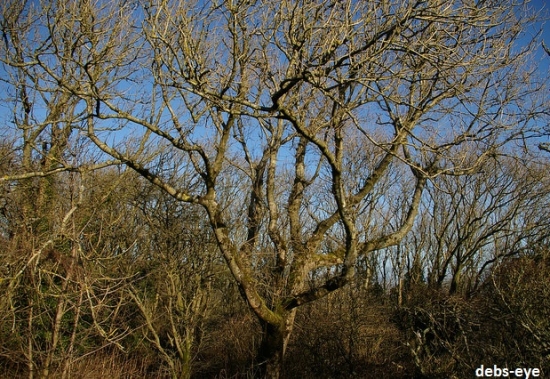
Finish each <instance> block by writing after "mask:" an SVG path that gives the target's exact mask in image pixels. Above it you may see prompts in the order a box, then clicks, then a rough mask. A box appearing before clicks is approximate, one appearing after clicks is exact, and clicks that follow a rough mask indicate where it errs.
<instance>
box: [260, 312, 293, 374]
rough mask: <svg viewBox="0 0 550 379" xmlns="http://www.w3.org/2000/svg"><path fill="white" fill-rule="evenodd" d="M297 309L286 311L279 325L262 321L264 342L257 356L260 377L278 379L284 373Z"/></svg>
mask: <svg viewBox="0 0 550 379" xmlns="http://www.w3.org/2000/svg"><path fill="white" fill-rule="evenodd" d="M295 315H296V310H295V309H293V310H292V311H290V312H288V313H286V314H285V315H284V317H283V321H282V322H281V324H279V325H272V324H269V323H267V322H263V321H260V322H261V323H262V333H263V335H262V343H261V345H260V350H259V353H258V357H257V363H258V366H259V377H261V378H268V379H278V378H280V377H281V375H282V373H283V365H284V357H285V352H286V348H287V345H288V341H289V339H290V334H291V333H292V328H293V326H294V317H295Z"/></svg>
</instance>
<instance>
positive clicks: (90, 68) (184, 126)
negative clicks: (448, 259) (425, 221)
mask: <svg viewBox="0 0 550 379" xmlns="http://www.w3.org/2000/svg"><path fill="white" fill-rule="evenodd" d="M522 3H523V2H521V1H518V2H516V1H506V2H504V3H503V2H502V1H496V0H489V1H483V2H477V1H474V0H461V1H458V0H457V1H450V2H449V1H442V0H433V1H423V0H410V1H393V0H383V1H376V2H371V1H360V2H359V1H351V0H350V1H332V0H319V1H286V0H284V1H282V2H280V3H273V2H263V1H179V0H173V1H169V0H158V1H157V0H153V1H146V0H144V1H140V2H127V1H120V2H119V1H112V2H102V1H94V0H90V1H85V2H76V1H69V2H65V1H63V2H61V1H55V0H50V1H46V2H44V3H43V4H41V5H35V3H29V4H24V5H23V6H21V8H20V10H18V11H17V12H15V13H14V12H13V11H12V9H14V7H16V4H18V2H8V4H7V5H4V6H3V10H2V12H3V15H2V24H1V28H2V33H3V42H2V49H3V50H2V51H3V52H4V53H6V54H4V55H5V58H2V62H3V65H4V67H6V69H10V70H14V71H13V72H15V73H17V75H16V76H15V77H14V79H12V80H10V81H9V83H8V84H9V86H10V88H12V90H13V91H15V92H16V93H18V94H19V95H18V97H19V103H18V104H21V105H20V106H21V107H22V109H23V115H25V117H27V118H29V117H30V115H31V113H29V112H27V111H26V108H28V106H27V105H26V104H28V100H26V99H27V98H28V95H25V93H30V91H31V89H32V91H33V93H36V94H37V95H38V96H40V95H42V94H49V93H50V92H51V91H52V90H50V88H54V89H55V91H56V92H55V93H58V92H59V93H60V96H61V95H62V96H66V97H67V98H68V99H69V101H68V104H72V107H73V108H72V109H74V112H76V113H77V115H78V116H77V117H76V118H75V119H74V122H72V123H71V125H77V126H78V127H81V129H80V130H81V132H82V133H84V134H86V136H87V137H88V138H89V139H90V140H91V141H92V142H93V143H94V144H95V146H97V148H99V149H100V150H101V151H102V153H103V154H104V155H107V156H110V157H111V158H112V159H114V160H115V161H118V162H122V163H124V164H126V165H127V166H129V167H130V168H132V169H134V170H135V171H136V172H138V173H139V174H141V175H142V176H143V177H145V178H146V179H148V180H149V181H150V182H151V183H153V184H154V185H156V186H158V187H160V188H161V189H163V190H164V191H166V192H167V193H168V194H170V195H171V196H173V197H174V198H175V199H177V200H179V201H182V202H186V203H192V204H198V205H200V206H202V207H203V208H204V209H205V211H206V213H207V214H208V220H209V224H210V227H211V229H212V232H213V234H214V236H215V239H216V241H217V245H218V248H219V249H220V251H221V253H222V255H223V256H224V258H225V261H226V263H227V266H228V267H229V269H230V271H231V273H232V275H233V277H234V279H235V281H236V282H237V284H238V286H239V289H240V291H241V294H242V296H243V298H244V299H245V300H246V302H247V303H248V305H249V306H250V308H251V310H252V311H253V312H254V313H255V314H256V316H257V317H258V320H259V321H260V323H261V325H262V328H263V330H264V336H263V342H262V344H261V346H260V349H259V353H258V364H259V365H260V366H261V369H262V370H263V371H265V373H266V375H267V376H269V377H278V376H279V374H280V370H281V367H282V362H283V357H284V353H285V349H286V346H287V342H288V338H289V335H290V333H291V330H292V326H293V320H294V316H295V312H296V308H297V307H299V306H301V305H303V304H306V303H308V302H311V301H315V300H317V299H319V298H321V297H323V296H325V295H327V294H328V293H330V292H332V291H334V290H337V289H339V288H341V287H342V286H344V285H345V284H346V283H348V282H349V281H350V280H352V279H353V278H354V277H355V276H356V269H355V267H356V263H357V262H358V259H359V258H362V257H364V256H366V255H368V254H369V253H371V252H373V251H376V250H379V249H383V248H388V247H391V246H394V245H396V244H398V243H399V242H400V241H401V240H402V238H403V237H404V236H405V235H406V234H407V233H408V232H409V231H410V230H411V227H412V226H413V223H414V220H415V217H416V215H417V214H418V211H419V206H420V203H421V199H422V195H423V192H424V189H425V187H426V183H427V182H428V181H429V180H431V179H433V178H435V177H437V176H438V175H440V174H442V173H444V174H447V175H461V174H464V173H468V172H471V171H472V170H474V169H475V168H476V167H477V166H478V163H479V162H480V161H482V160H483V159H484V158H485V157H486V156H487V155H494V154H498V152H499V151H500V149H501V148H503V146H504V145H506V143H508V142H509V141H511V140H514V139H518V138H522V137H524V136H525V133H526V128H527V127H528V126H529V122H530V119H531V117H532V116H533V115H536V114H537V112H536V110H537V109H538V107H539V106H540V104H539V102H538V101H539V99H538V98H537V97H536V96H534V95H536V93H537V91H538V90H539V87H538V86H537V85H536V83H537V82H536V80H535V78H534V73H533V71H529V70H528V69H526V67H528V66H527V63H528V58H529V56H530V52H531V51H532V49H533V46H534V45H531V44H528V45H526V46H520V45H519V42H518V40H519V38H520V37H521V32H522V30H524V28H525V26H526V25H528V23H529V22H530V19H529V18H527V17H526V16H524V13H523V12H522V11H521V9H520V8H521V5H522ZM18 9H19V8H18ZM21 78H23V79H21ZM23 80H24V82H23ZM53 100H54V99H53V98H52V101H53ZM25 117H23V118H17V119H16V120H15V123H16V124H17V125H18V126H20V127H21V128H22V130H30V131H32V130H33V127H34V126H33V123H31V122H29V121H25V120H26V119H25ZM25 125H28V126H25ZM361 146H362V147H363V148H358V147H361ZM166 157H168V158H169V159H173V162H174V164H173V165H172V167H169V166H168V167H169V170H171V171H174V172H184V173H185V175H171V174H170V173H169V172H167V171H166V170H167V168H166V167H167V166H166V165H165V164H161V163H162V160H163V159H165V158H166ZM176 163H177V164H176ZM49 171H51V169H50V170H49ZM396 172H398V173H400V175H401V177H402V178H405V179H406V181H407V183H408V185H407V186H402V185H401V184H400V183H398V182H396V181H394V180H392V177H393V175H395V173H396ZM176 177H177V178H178V179H177V180H171V178H176ZM182 178H183V179H182ZM382 185H383V186H384V193H386V194H387V195H388V196H391V194H399V196H396V197H395V199H400V201H401V202H400V208H401V209H400V212H399V215H397V216H395V215H393V214H392V212H391V209H389V208H392V207H393V206H392V207H388V208H385V207H384V206H381V207H380V208H379V209H378V215H377V217H376V218H371V219H370V220H371V222H364V220H365V218H364V217H363V216H362V215H363V212H364V210H365V209H368V207H369V205H370V204H371V203H372V201H374V200H373V196H374V195H375V194H378V192H379V190H380V186H382ZM382 204H383V201H382ZM390 224H391V227H388V225H390ZM319 272H323V273H325V275H324V279H323V280H318V281H315V282H314V283H315V285H309V284H308V283H310V280H309V279H310V278H311V276H312V275H313V274H315V273H319Z"/></svg>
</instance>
